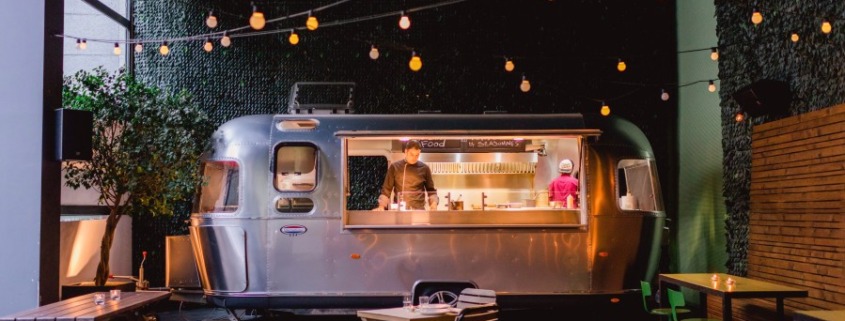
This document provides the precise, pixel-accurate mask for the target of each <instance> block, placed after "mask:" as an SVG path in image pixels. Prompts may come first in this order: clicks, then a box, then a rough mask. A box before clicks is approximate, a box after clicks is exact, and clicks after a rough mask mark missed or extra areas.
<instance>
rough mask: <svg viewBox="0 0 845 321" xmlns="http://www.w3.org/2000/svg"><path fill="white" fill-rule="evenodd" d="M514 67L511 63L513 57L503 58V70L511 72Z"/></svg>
mask: <svg viewBox="0 0 845 321" xmlns="http://www.w3.org/2000/svg"><path fill="white" fill-rule="evenodd" d="M514 67H515V66H514V65H513V59H510V58H505V71H507V72H511V71H513V68H514Z"/></svg>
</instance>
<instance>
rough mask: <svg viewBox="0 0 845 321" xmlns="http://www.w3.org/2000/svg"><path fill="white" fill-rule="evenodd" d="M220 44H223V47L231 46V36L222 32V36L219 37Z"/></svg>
mask: <svg viewBox="0 0 845 321" xmlns="http://www.w3.org/2000/svg"><path fill="white" fill-rule="evenodd" d="M220 44H221V45H223V47H228V46H231V45H232V38H229V35H227V34H226V33H225V32H224V33H223V38H220Z"/></svg>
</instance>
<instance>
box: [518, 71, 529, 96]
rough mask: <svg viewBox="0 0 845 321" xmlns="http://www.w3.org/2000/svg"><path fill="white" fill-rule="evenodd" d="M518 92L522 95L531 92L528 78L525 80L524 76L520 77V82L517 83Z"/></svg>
mask: <svg viewBox="0 0 845 321" xmlns="http://www.w3.org/2000/svg"><path fill="white" fill-rule="evenodd" d="M519 90H521V91H522V92H524V93H527V92H528V91H530V90H531V82H529V81H528V78H525V75H522V82H521V83H519Z"/></svg>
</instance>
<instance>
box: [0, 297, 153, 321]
mask: <svg viewBox="0 0 845 321" xmlns="http://www.w3.org/2000/svg"><path fill="white" fill-rule="evenodd" d="M100 293H104V292H100ZM104 294H105V297H106V302H105V304H103V305H97V304H94V293H90V294H86V295H80V296H76V297H72V298H70V299H67V300H61V301H59V302H56V303H50V304H47V305H44V306H40V307H37V308H35V309H31V310H26V311H23V312H18V313H15V314H12V315H7V316H4V317H0V321H22V320H27V321H33V320H38V321H41V320H44V321H46V320H54V321H100V320H107V319H109V318H111V317H113V316H116V315H119V314H123V313H127V312H131V311H134V310H137V309H140V308H142V307H144V306H146V305H149V304H152V303H155V302H158V301H161V300H164V299H167V298H168V297H169V296H170V292H164V291H147V292H123V293H121V298H120V301H113V300H110V299H109V293H108V292H105V293H104Z"/></svg>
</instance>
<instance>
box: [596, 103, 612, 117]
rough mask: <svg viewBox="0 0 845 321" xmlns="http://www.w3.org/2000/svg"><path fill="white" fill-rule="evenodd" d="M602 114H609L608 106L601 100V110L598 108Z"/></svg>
mask: <svg viewBox="0 0 845 321" xmlns="http://www.w3.org/2000/svg"><path fill="white" fill-rule="evenodd" d="M599 112H600V113H601V115H602V116H607V115H610V106H608V105H607V103H605V102H601V110H599Z"/></svg>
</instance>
